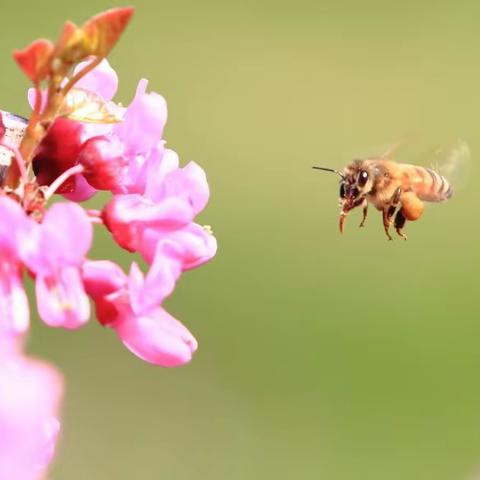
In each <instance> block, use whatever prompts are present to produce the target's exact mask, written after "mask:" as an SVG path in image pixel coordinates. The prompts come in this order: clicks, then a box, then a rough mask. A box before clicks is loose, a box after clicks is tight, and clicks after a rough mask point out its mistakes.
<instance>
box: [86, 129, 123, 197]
mask: <svg viewBox="0 0 480 480" xmlns="http://www.w3.org/2000/svg"><path fill="white" fill-rule="evenodd" d="M122 153H123V148H122V145H121V144H120V142H117V141H112V140H109V139H108V138H107V137H104V136H98V137H93V138H90V139H88V140H87V141H86V142H85V143H84V144H83V147H82V149H81V151H80V154H79V156H78V162H79V163H80V164H81V165H83V167H84V169H85V170H84V171H83V176H84V177H85V178H86V180H87V182H88V183H89V184H90V185H91V186H92V187H94V188H96V189H97V190H111V191H113V192H118V191H119V189H120V183H121V174H122V170H123V167H125V166H126V159H125V158H124V157H123V156H122Z"/></svg>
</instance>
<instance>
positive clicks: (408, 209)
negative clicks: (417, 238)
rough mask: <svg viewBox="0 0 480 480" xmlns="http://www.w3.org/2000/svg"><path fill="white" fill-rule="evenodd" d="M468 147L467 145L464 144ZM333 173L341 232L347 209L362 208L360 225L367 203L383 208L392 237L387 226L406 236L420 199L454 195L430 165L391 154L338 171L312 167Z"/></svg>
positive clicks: (417, 214) (418, 212)
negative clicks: (402, 160)
mask: <svg viewBox="0 0 480 480" xmlns="http://www.w3.org/2000/svg"><path fill="white" fill-rule="evenodd" d="M466 148H468V147H466ZM313 168H315V169H317V170H324V171H327V172H333V173H336V174H337V175H339V176H340V177H341V180H340V207H341V210H340V219H339V227H340V233H343V230H344V225H345V220H346V218H347V215H348V213H349V212H350V210H353V209H354V208H357V207H362V208H363V218H362V222H361V223H360V227H363V226H364V225H365V221H366V219H367V213H368V205H369V203H371V204H373V206H374V207H375V208H376V209H377V210H379V211H380V212H382V219H383V227H384V229H385V234H386V235H387V238H388V240H392V236H391V235H390V227H391V226H392V224H393V226H394V227H395V230H396V232H397V234H398V235H399V236H400V237H402V238H403V239H405V240H406V239H407V236H406V235H405V233H404V227H405V224H406V222H407V220H409V221H415V220H418V219H419V218H420V217H421V216H422V213H423V211H424V203H423V202H443V201H446V200H448V199H450V198H451V197H452V195H453V187H452V185H451V184H450V183H449V181H448V180H447V179H446V178H445V177H444V176H442V175H440V174H439V173H438V172H437V171H435V170H432V169H430V168H425V167H420V166H417V165H410V164H405V163H397V162H395V161H394V160H392V159H391V158H390V156H389V155H388V156H380V157H372V158H366V159H357V160H353V161H352V162H350V163H349V164H348V165H347V166H346V167H345V168H344V170H343V172H340V171H338V170H334V169H332V168H324V167H316V166H315V167H313Z"/></svg>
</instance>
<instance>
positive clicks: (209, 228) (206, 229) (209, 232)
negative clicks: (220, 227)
mask: <svg viewBox="0 0 480 480" xmlns="http://www.w3.org/2000/svg"><path fill="white" fill-rule="evenodd" d="M203 229H204V230H205V231H206V232H207V233H208V234H209V235H213V230H212V226H211V225H204V226H203Z"/></svg>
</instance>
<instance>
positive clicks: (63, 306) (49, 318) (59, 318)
mask: <svg viewBox="0 0 480 480" xmlns="http://www.w3.org/2000/svg"><path fill="white" fill-rule="evenodd" d="M35 292H36V297H37V306H38V313H39V315H40V318H41V319H42V320H43V321H44V322H45V323H46V324H47V325H49V326H50V327H63V328H68V329H74V328H78V327H81V326H82V325H84V324H85V323H86V322H87V321H88V319H89V317H90V304H89V302H88V297H87V295H86V294H85V291H84V289H83V283H82V281H81V278H80V272H79V270H78V269H77V268H75V267H66V268H63V269H61V270H60V271H59V272H58V274H57V276H55V277H44V276H42V275H37V278H36V282H35Z"/></svg>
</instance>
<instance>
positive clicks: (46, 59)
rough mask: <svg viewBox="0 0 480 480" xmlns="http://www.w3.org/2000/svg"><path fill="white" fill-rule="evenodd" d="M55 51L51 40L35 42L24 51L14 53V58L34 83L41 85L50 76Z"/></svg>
mask: <svg viewBox="0 0 480 480" xmlns="http://www.w3.org/2000/svg"><path fill="white" fill-rule="evenodd" d="M53 49H54V47H53V43H52V42H50V40H43V39H40V40H35V41H34V42H32V43H31V44H30V45H28V46H27V47H25V48H24V49H23V50H16V51H14V52H13V58H14V59H15V61H16V62H17V64H18V65H19V67H20V68H21V69H22V70H23V72H24V73H25V74H26V75H27V77H28V78H29V79H30V80H32V82H33V83H39V82H40V81H42V80H43V79H44V78H45V77H46V76H47V74H48V69H49V66H50V63H51V61H52V52H53Z"/></svg>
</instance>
